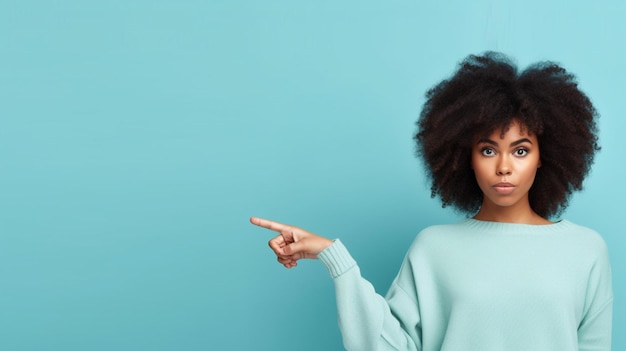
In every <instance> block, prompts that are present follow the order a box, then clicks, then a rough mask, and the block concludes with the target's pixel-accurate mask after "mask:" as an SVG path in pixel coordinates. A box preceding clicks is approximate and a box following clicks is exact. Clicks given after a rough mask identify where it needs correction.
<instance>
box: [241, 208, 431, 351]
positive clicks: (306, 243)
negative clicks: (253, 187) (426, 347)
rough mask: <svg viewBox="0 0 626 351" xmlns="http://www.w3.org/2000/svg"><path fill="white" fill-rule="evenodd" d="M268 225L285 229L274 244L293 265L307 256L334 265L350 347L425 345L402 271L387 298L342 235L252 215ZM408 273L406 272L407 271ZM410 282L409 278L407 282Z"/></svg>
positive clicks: (281, 259)
mask: <svg viewBox="0 0 626 351" xmlns="http://www.w3.org/2000/svg"><path fill="white" fill-rule="evenodd" d="M250 221H251V222H252V223H253V224H255V225H258V226H260V227H263V228H267V229H270V230H273V231H276V232H278V233H280V235H278V236H277V237H275V238H273V239H272V240H270V242H269V245H270V248H272V250H273V251H274V253H275V254H276V256H277V257H278V261H279V262H280V263H281V264H283V265H284V266H285V267H287V268H292V267H294V266H296V262H297V260H299V259H301V258H319V259H320V260H321V261H322V263H324V265H325V266H326V267H327V268H328V271H329V272H330V275H331V277H332V278H333V282H334V284H335V292H336V296H337V309H338V315H339V327H340V329H341V334H342V336H343V342H344V346H345V347H346V349H347V350H359V351H366V350H407V351H408V350H411V351H417V350H420V349H421V340H420V339H421V335H420V334H421V333H420V330H421V326H420V317H419V308H418V305H417V302H416V296H414V295H415V294H412V293H407V292H406V291H405V290H404V289H402V288H401V287H400V285H401V284H399V280H401V281H402V282H401V283H403V284H402V285H405V286H411V285H412V284H411V283H410V282H407V281H406V280H407V279H411V277H412V275H411V274H402V271H401V273H400V275H398V277H397V278H396V280H394V283H393V284H392V286H391V288H390V289H389V292H388V294H387V298H383V297H382V296H380V295H379V294H377V293H376V291H375V289H374V287H373V286H372V284H371V283H370V282H368V281H367V280H365V279H364V278H363V277H361V272H360V269H359V267H358V266H357V264H356V261H355V260H354V259H353V258H352V256H351V255H350V253H349V252H348V250H347V249H346V248H345V247H344V245H343V244H342V243H341V241H340V240H335V241H334V242H333V241H332V240H329V239H326V238H324V237H321V236H319V235H316V234H313V233H310V232H308V231H305V230H303V229H301V228H298V227H294V226H290V225H285V224H281V223H278V222H273V221H268V220H264V219H260V218H255V217H253V218H251V219H250ZM405 273H406V272H405ZM407 283H408V284H407Z"/></svg>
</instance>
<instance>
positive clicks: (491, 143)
mask: <svg viewBox="0 0 626 351" xmlns="http://www.w3.org/2000/svg"><path fill="white" fill-rule="evenodd" d="M523 143H529V144H531V145H532V143H533V142H532V141H530V139H528V138H523V139H520V140H516V141H514V142H512V143H511V145H510V146H517V145H519V144H523ZM477 144H490V145H493V146H498V143H496V142H495V141H493V140H491V139H484V138H483V139H480V140H478V143H477Z"/></svg>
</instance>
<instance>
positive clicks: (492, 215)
mask: <svg viewBox="0 0 626 351" xmlns="http://www.w3.org/2000/svg"><path fill="white" fill-rule="evenodd" d="M474 219H477V220H480V221H489V222H502V223H521V224H552V222H550V221H549V220H547V219H545V218H543V217H541V216H540V215H538V214H537V213H536V212H535V211H533V210H532V208H530V204H528V203H526V204H524V203H521V204H517V205H514V206H498V205H495V204H493V203H490V202H485V201H483V204H482V206H481V208H480V211H478V213H477V214H476V215H475V216H474Z"/></svg>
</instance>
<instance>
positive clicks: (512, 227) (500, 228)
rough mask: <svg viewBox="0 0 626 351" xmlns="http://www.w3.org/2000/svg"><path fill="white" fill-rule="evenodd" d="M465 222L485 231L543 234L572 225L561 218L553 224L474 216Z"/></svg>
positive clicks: (471, 226) (464, 222) (555, 231)
mask: <svg viewBox="0 0 626 351" xmlns="http://www.w3.org/2000/svg"><path fill="white" fill-rule="evenodd" d="M462 223H463V224H465V225H467V226H468V227H470V228H472V229H476V230H480V231H483V232H497V233H500V234H502V233H511V234H515V233H524V234H542V233H557V232H562V231H563V230H564V229H565V228H567V227H569V226H571V225H572V223H571V222H569V221H567V220H559V221H557V222H554V223H552V224H526V223H508V222H491V221H482V220H479V219H474V218H467V219H465V220H464V221H463V222H462Z"/></svg>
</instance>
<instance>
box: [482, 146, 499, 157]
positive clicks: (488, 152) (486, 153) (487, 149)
mask: <svg viewBox="0 0 626 351" xmlns="http://www.w3.org/2000/svg"><path fill="white" fill-rule="evenodd" d="M480 153H481V154H482V155H483V156H493V155H495V154H496V152H495V151H494V150H493V149H492V148H490V147H484V148H482V149H481V150H480Z"/></svg>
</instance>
